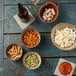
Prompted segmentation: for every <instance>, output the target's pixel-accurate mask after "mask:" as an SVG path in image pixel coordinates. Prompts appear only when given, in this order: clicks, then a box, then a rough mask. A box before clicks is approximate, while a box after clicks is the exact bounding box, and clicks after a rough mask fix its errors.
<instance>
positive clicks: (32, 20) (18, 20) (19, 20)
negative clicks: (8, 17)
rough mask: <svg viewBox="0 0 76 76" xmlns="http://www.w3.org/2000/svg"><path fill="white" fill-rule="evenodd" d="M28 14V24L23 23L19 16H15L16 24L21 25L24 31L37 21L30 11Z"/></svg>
mask: <svg viewBox="0 0 76 76" xmlns="http://www.w3.org/2000/svg"><path fill="white" fill-rule="evenodd" d="M25 8H26V9H27V10H28V8H27V7H25ZM28 13H29V21H28V22H26V23H24V22H22V21H21V19H20V17H19V16H18V14H16V15H14V19H15V20H16V22H17V23H18V24H19V26H20V27H21V28H22V29H24V28H26V27H27V26H29V25H30V24H31V23H32V22H34V21H35V18H34V16H33V15H32V14H31V12H30V11H29V10H28Z"/></svg>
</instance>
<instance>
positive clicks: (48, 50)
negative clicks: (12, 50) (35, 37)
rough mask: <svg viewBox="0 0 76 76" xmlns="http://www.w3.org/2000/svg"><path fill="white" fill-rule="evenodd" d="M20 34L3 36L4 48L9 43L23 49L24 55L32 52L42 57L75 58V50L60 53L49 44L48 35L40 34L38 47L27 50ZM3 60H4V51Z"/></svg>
mask: <svg viewBox="0 0 76 76" xmlns="http://www.w3.org/2000/svg"><path fill="white" fill-rule="evenodd" d="M20 38H21V34H16V35H5V36H4V48H6V46H7V45H8V44H10V43H18V44H20V45H21V46H22V47H23V50H24V53H26V52H28V51H30V50H34V51H36V52H38V53H39V54H40V55H41V56H43V57H60V56H76V49H74V50H73V51H66V52H65V51H62V50H59V49H57V48H56V47H55V46H54V45H53V44H52V42H51V38H50V33H41V43H40V44H39V46H37V47H36V48H33V49H28V48H26V47H25V46H23V45H22V43H21V39H20ZM4 58H6V55H5V50H4Z"/></svg>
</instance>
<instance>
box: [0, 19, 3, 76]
mask: <svg viewBox="0 0 76 76" xmlns="http://www.w3.org/2000/svg"><path fill="white" fill-rule="evenodd" d="M2 74H3V21H2V20H0V76H2Z"/></svg>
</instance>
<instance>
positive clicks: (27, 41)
mask: <svg viewBox="0 0 76 76" xmlns="http://www.w3.org/2000/svg"><path fill="white" fill-rule="evenodd" d="M40 40H41V37H40V34H39V32H38V31H36V30H35V29H32V28H28V29H26V30H24V31H23V33H22V36H21V41H22V43H23V44H24V45H25V46H26V47H27V48H34V47H36V46H38V44H39V43H40Z"/></svg>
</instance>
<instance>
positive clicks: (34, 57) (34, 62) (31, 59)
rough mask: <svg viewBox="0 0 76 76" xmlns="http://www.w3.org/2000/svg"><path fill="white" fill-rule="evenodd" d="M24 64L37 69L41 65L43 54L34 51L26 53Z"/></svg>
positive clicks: (28, 67) (30, 68)
mask: <svg viewBox="0 0 76 76" xmlns="http://www.w3.org/2000/svg"><path fill="white" fill-rule="evenodd" d="M23 65H24V67H26V68H27V69H29V70H35V69H37V68H39V66H40V65H41V56H40V55H39V54H38V53H36V52H34V51H30V52H28V53H26V54H25V55H24V57H23Z"/></svg>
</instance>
